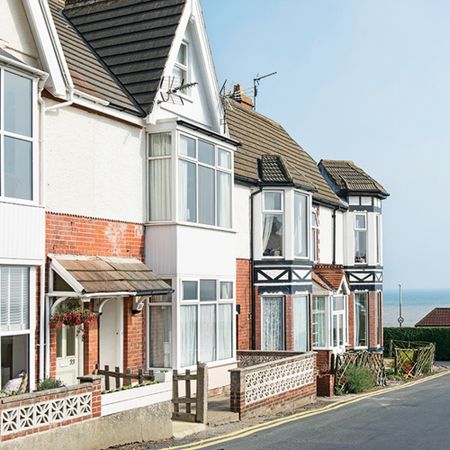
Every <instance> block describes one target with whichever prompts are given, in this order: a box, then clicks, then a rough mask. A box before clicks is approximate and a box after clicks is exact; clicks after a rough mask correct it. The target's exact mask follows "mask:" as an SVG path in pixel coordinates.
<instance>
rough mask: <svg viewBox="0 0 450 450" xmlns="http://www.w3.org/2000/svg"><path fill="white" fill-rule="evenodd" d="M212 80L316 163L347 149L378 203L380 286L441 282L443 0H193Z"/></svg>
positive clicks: (449, 49) (449, 277) (447, 32)
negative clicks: (229, 85) (241, 94)
mask: <svg viewBox="0 0 450 450" xmlns="http://www.w3.org/2000/svg"><path fill="white" fill-rule="evenodd" d="M202 7H203V12H204V15H205V21H206V26H207V30H208V36H209V39H210V44H211V47H212V52H213V57H214V62H215V66H216V70H217V76H218V79H219V83H220V84H222V82H223V81H224V80H225V79H228V80H232V81H235V82H240V83H241V84H242V85H244V86H245V87H250V86H251V85H252V79H253V77H254V76H255V75H256V74H257V73H259V74H265V73H268V72H272V71H277V72H278V74H277V75H276V76H275V77H272V78H268V79H267V80H264V81H263V82H262V83H261V86H260V93H259V96H258V110H259V111H260V112H261V113H263V114H266V115H268V116H271V117H272V118H274V119H276V120H277V121H279V122H280V123H282V124H283V125H284V126H285V127H286V128H287V130H288V131H289V132H290V133H291V135H292V136H293V137H294V138H295V139H296V140H297V141H298V142H299V143H300V144H301V145H302V146H303V147H304V148H305V150H307V151H308V152H309V153H310V154H311V155H312V156H313V157H314V158H315V159H316V160H317V161H319V160H320V159H321V158H327V159H352V160H353V161H355V162H356V163H357V164H358V165H360V166H361V167H362V168H363V169H365V170H366V171H367V172H369V174H371V175H372V176H373V177H374V178H376V179H377V180H378V181H380V182H381V183H382V184H383V185H384V186H385V187H386V188H387V190H388V191H389V192H390V193H391V197H389V198H388V200H386V201H385V202H384V211H383V216H384V217H383V220H384V235H385V240H384V249H385V261H384V263H385V287H386V288H390V287H394V286H396V284H397V283H398V282H401V283H403V285H404V286H405V287H409V288H433V287H436V288H448V287H450V264H449V263H448V258H449V255H450V238H449V236H450V205H449V204H450V114H449V113H450V27H449V25H448V20H449V18H450V2H449V1H434V0H423V1H414V0H407V1H406V0H377V1H370V0H314V1H312V0H278V1H276V2H275V1H266V0H259V1H258V0H226V1H223V0H202Z"/></svg>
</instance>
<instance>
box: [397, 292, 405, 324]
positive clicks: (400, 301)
mask: <svg viewBox="0 0 450 450" xmlns="http://www.w3.org/2000/svg"><path fill="white" fill-rule="evenodd" d="M397 321H398V324H399V326H400V328H401V327H402V324H403V322H404V321H405V319H404V318H403V295H402V285H401V284H399V285H398V319H397Z"/></svg>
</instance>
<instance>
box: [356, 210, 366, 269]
mask: <svg viewBox="0 0 450 450" xmlns="http://www.w3.org/2000/svg"><path fill="white" fill-rule="evenodd" d="M366 262H367V216H366V215H365V214H355V263H359V264H361V263H366Z"/></svg>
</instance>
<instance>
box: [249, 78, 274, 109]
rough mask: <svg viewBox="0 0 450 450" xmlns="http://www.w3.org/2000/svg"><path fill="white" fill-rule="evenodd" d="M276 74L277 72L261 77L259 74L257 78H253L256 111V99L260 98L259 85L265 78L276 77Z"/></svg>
mask: <svg viewBox="0 0 450 450" xmlns="http://www.w3.org/2000/svg"><path fill="white" fill-rule="evenodd" d="M276 74H277V72H271V73H268V74H266V75H261V76H260V75H259V74H256V77H255V78H253V108H254V109H255V110H256V97H257V96H258V87H259V83H260V82H261V80H263V79H264V78H268V77H271V76H273V75H276Z"/></svg>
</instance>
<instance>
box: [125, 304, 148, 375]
mask: <svg viewBox="0 0 450 450" xmlns="http://www.w3.org/2000/svg"><path fill="white" fill-rule="evenodd" d="M132 305H133V297H127V298H124V300H123V318H124V320H123V365H124V369H131V370H132V371H135V370H137V369H141V368H143V367H144V358H143V356H144V349H145V341H146V336H145V330H144V314H143V311H140V312H138V313H135V314H133V313H132Z"/></svg>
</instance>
